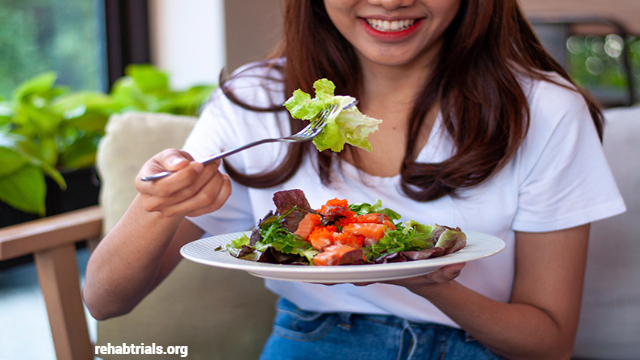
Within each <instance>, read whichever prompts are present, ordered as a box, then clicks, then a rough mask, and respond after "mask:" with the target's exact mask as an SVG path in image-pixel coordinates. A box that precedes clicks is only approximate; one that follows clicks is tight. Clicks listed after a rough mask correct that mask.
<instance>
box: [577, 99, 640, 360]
mask: <svg viewBox="0 0 640 360" xmlns="http://www.w3.org/2000/svg"><path fill="white" fill-rule="evenodd" d="M605 118H606V120H607V123H606V127H605V136H604V150H605V153H606V155H607V158H608V160H609V164H610V166H611V170H612V171H613V174H614V176H615V178H616V181H617V183H618V186H619V188H620V191H621V193H622V196H623V197H624V199H625V203H626V205H627V212H626V213H624V214H622V215H619V216H616V217H613V218H610V219H605V220H602V221H598V222H596V223H594V224H593V225H592V227H591V240H590V243H589V254H588V261H587V273H586V278H585V288H584V299H583V303H582V313H581V317H580V325H579V328H578V336H577V340H576V347H575V351H574V354H575V355H576V356H579V357H584V358H594V359H607V360H616V359H638V358H639V357H640V160H639V159H638V157H639V156H640V107H634V108H619V109H610V110H607V111H606V112H605Z"/></svg>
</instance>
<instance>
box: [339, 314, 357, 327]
mask: <svg viewBox="0 0 640 360" xmlns="http://www.w3.org/2000/svg"><path fill="white" fill-rule="evenodd" d="M351 315H353V314H352V313H350V312H343V313H338V321H339V324H338V326H339V327H341V328H342V329H344V330H351Z"/></svg>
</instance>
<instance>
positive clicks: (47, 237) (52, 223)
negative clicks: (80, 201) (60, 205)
mask: <svg viewBox="0 0 640 360" xmlns="http://www.w3.org/2000/svg"><path fill="white" fill-rule="evenodd" d="M101 232H102V209H101V208H100V206H92V207H88V208H84V209H80V210H75V211H70V212H67V213H64V214H60V215H53V216H49V217H46V218H42V219H38V220H33V221H29V222H26V223H22V224H17V225H12V226H7V227H5V228H2V229H0V260H8V259H13V258H16V257H19V256H23V255H28V254H33V253H36V252H38V251H42V250H46V249H51V248H55V247H58V246H61V245H64V244H69V243H75V242H78V241H81V240H85V239H90V238H95V237H99V236H100V235H101Z"/></svg>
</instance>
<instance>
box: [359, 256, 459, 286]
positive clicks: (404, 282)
mask: <svg viewBox="0 0 640 360" xmlns="http://www.w3.org/2000/svg"><path fill="white" fill-rule="evenodd" d="M465 264H466V263H460V264H453V265H447V266H443V267H441V268H439V269H438V270H436V271H433V272H430V273H428V274H424V275H420V276H415V277H411V278H405V279H397V280H387V281H377V282H359V283H354V285H357V286H366V285H370V284H375V283H382V284H391V285H398V286H403V287H406V288H407V289H409V290H411V289H414V288H418V287H422V286H425V285H434V284H445V283H448V282H450V281H452V280H454V279H455V278H457V277H458V275H460V272H461V271H462V268H464V266H465Z"/></svg>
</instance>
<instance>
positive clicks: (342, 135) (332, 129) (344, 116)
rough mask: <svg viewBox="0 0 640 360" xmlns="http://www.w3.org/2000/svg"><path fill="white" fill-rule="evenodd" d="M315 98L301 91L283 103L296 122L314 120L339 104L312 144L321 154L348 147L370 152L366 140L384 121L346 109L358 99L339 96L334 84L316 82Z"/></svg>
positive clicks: (322, 80)
mask: <svg viewBox="0 0 640 360" xmlns="http://www.w3.org/2000/svg"><path fill="white" fill-rule="evenodd" d="M313 88H314V89H315V92H316V95H315V97H314V98H311V95H309V94H307V93H306V92H304V91H302V90H300V89H298V90H296V91H294V92H293V95H292V96H291V97H290V98H289V99H288V100H287V101H286V102H285V103H284V104H283V105H284V107H286V108H287V110H289V113H290V114H291V116H292V117H293V118H294V119H301V120H304V119H313V118H314V117H315V116H316V115H318V114H319V113H320V112H321V111H322V110H324V109H325V108H327V107H329V106H330V105H333V104H337V105H338V110H336V111H333V112H332V113H331V115H329V118H328V119H327V125H326V126H325V128H324V129H323V130H322V132H320V134H318V135H317V136H316V137H314V138H313V144H314V145H315V146H316V148H317V149H318V151H323V150H327V149H330V150H331V151H334V152H340V151H342V149H343V148H344V145H345V144H351V145H353V146H357V147H359V148H362V149H365V150H369V151H371V144H369V141H367V137H368V136H369V134H371V133H372V132H374V131H376V130H378V124H380V123H381V122H382V120H378V119H374V118H372V117H369V116H366V115H363V114H362V113H361V112H360V110H358V108H357V107H355V106H352V107H349V108H348V109H343V108H344V107H345V106H346V105H348V104H351V103H352V102H354V101H355V100H356V99H355V98H353V97H351V96H336V95H334V93H335V88H336V86H335V85H334V84H333V82H332V81H330V80H327V79H320V80H317V81H316V82H314V83H313Z"/></svg>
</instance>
